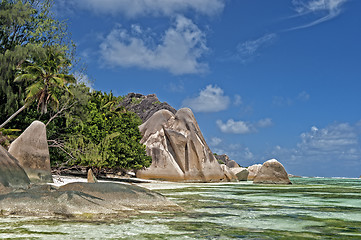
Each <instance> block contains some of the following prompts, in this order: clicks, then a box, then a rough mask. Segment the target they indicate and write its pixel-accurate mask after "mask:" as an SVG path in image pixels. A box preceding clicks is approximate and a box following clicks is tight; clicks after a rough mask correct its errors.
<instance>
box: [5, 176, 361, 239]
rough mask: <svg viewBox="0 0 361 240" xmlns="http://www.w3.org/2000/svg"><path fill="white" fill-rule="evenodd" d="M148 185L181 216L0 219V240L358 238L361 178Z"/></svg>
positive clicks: (360, 230) (360, 234)
mask: <svg viewBox="0 0 361 240" xmlns="http://www.w3.org/2000/svg"><path fill="white" fill-rule="evenodd" d="M291 181H292V183H293V184H292V185H256V184H252V182H239V183H203V184H198V183H197V184H196V183H193V184H192V183H188V184H186V183H147V184H142V186H144V187H147V188H150V189H153V190H154V191H157V192H159V193H162V194H163V195H165V196H167V197H168V198H169V199H171V200H173V201H174V202H176V203H178V204H179V205H180V206H181V207H182V208H183V209H184V211H181V212H155V211H143V212H142V213H141V214H139V215H135V216H132V217H129V218H126V219H114V220H111V221H94V220H93V221H74V220H62V219H51V218H49V219H44V218H34V217H0V238H1V239H132V240H135V239H361V179H343V178H291Z"/></svg>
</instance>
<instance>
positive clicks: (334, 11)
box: [290, 0, 348, 30]
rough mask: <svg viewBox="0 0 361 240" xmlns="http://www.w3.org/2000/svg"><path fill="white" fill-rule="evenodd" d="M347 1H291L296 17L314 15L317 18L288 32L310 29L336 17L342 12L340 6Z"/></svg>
mask: <svg viewBox="0 0 361 240" xmlns="http://www.w3.org/2000/svg"><path fill="white" fill-rule="evenodd" d="M347 1H348V0H309V1H304V0H293V1H292V3H293V5H294V9H295V11H296V12H297V13H298V15H297V16H303V15H310V14H314V15H316V16H317V19H316V20H314V21H312V22H310V23H307V24H304V25H301V26H298V27H295V28H292V29H290V30H295V29H301V28H308V27H312V26H314V25H317V24H320V23H323V22H326V21H328V20H331V19H333V18H335V17H337V16H338V15H339V14H340V13H341V12H342V6H343V5H344V4H345V3H346V2H347ZM319 15H322V17H318V16H319Z"/></svg>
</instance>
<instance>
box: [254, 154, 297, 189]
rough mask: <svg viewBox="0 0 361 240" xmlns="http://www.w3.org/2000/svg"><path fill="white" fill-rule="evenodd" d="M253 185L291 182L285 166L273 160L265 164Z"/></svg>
mask: <svg viewBox="0 0 361 240" xmlns="http://www.w3.org/2000/svg"><path fill="white" fill-rule="evenodd" d="M253 183H265V184H291V181H290V179H289V178H288V174H287V172H286V170H285V168H284V166H283V165H282V164H281V163H280V162H279V161H277V160H276V159H271V160H268V161H266V162H264V163H263V165H262V167H261V169H260V170H259V171H258V173H257V175H256V177H255V178H254V179H253Z"/></svg>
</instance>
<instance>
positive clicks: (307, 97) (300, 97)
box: [297, 91, 310, 101]
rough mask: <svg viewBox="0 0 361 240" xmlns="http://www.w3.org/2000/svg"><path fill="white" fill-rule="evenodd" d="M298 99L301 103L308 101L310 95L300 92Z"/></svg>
mask: <svg viewBox="0 0 361 240" xmlns="http://www.w3.org/2000/svg"><path fill="white" fill-rule="evenodd" d="M297 99H298V100H301V101H308V100H309V99H310V94H308V93H307V92H306V91H303V92H300V93H299V94H298V96H297Z"/></svg>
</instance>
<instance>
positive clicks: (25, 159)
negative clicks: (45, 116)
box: [9, 121, 53, 183]
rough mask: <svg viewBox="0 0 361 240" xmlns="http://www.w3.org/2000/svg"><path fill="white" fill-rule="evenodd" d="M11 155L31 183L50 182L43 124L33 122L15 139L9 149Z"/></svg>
mask: <svg viewBox="0 0 361 240" xmlns="http://www.w3.org/2000/svg"><path fill="white" fill-rule="evenodd" d="M9 153H10V154H12V155H13V156H14V157H15V158H16V159H17V160H18V161H19V163H20V165H21V166H22V168H23V169H24V170H25V172H26V174H27V175H28V177H29V179H30V181H31V182H35V183H48V182H52V181H53V178H52V175H51V168H50V155H49V148H48V142H47V138H46V127H45V124H44V123H42V122H40V121H34V122H33V123H31V124H30V126H29V127H28V128H27V129H25V131H24V132H23V133H22V134H21V135H20V136H19V137H18V138H17V139H15V140H14V141H13V142H12V143H11V145H10V147H9Z"/></svg>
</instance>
